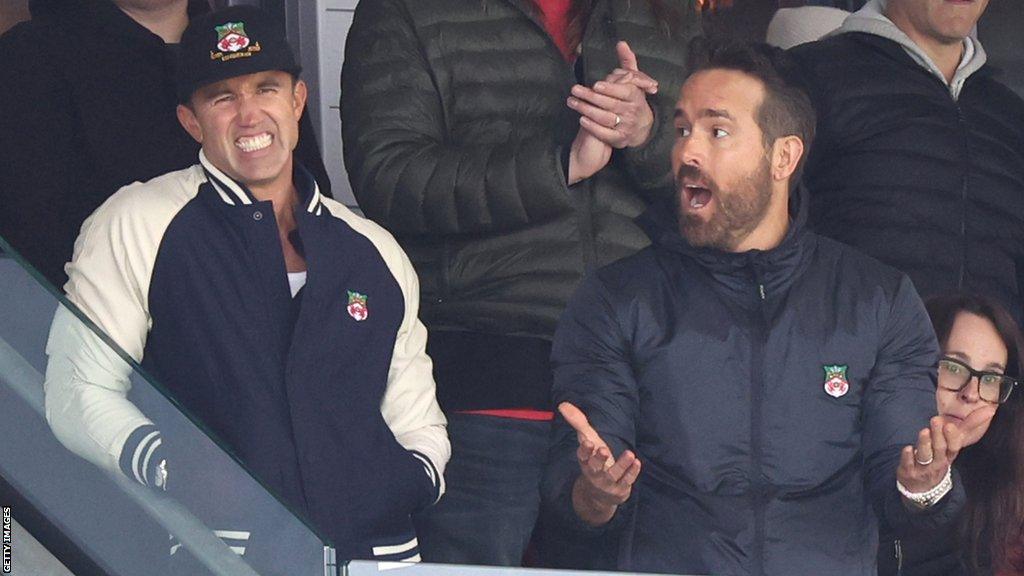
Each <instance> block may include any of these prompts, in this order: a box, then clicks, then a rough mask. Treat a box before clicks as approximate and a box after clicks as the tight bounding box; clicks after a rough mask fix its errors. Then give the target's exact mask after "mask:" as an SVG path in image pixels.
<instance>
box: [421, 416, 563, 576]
mask: <svg viewBox="0 0 1024 576" xmlns="http://www.w3.org/2000/svg"><path fill="white" fill-rule="evenodd" d="M550 429H551V424H550V422H533V421H525V420H513V419H509V418H497V417H494V416H481V415H476V414H450V415H449V416H448V436H449V438H450V439H451V443H452V458H451V461H450V462H448V467H447V469H446V470H445V481H446V483H447V490H446V492H445V495H444V497H443V498H442V499H441V501H440V502H439V503H438V504H437V505H436V506H434V507H433V508H430V509H428V510H427V511H425V512H424V513H423V514H420V515H419V516H418V517H417V518H415V521H416V533H417V537H418V538H419V543H420V554H421V555H422V556H423V560H424V561H426V562H441V563H446V564H487V565H493V566H519V565H520V563H521V561H522V558H523V552H524V551H525V550H526V546H527V544H528V543H529V541H530V535H531V534H532V533H533V527H534V524H536V522H537V515H538V512H539V509H540V479H541V474H542V472H543V469H544V460H545V458H546V457H547V449H548V434H549V431H550Z"/></svg>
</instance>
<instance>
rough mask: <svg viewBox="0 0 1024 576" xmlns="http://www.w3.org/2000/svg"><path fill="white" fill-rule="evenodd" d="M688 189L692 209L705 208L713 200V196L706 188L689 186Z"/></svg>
mask: <svg viewBox="0 0 1024 576" xmlns="http://www.w3.org/2000/svg"><path fill="white" fill-rule="evenodd" d="M686 189H687V190H689V191H690V207H691V208H703V207H704V206H706V205H707V203H708V201H710V200H711V194H710V193H708V191H707V189H706V188H702V187H700V186H694V185H692V184H687V185H686Z"/></svg>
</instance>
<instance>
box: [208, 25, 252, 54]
mask: <svg viewBox="0 0 1024 576" xmlns="http://www.w3.org/2000/svg"><path fill="white" fill-rule="evenodd" d="M214 29H215V30H217V49H218V50H220V51H222V52H238V51H239V50H241V49H243V48H248V47H249V37H248V36H246V35H245V23H244V22H228V23H226V24H223V25H221V26H216V27H215V28H214Z"/></svg>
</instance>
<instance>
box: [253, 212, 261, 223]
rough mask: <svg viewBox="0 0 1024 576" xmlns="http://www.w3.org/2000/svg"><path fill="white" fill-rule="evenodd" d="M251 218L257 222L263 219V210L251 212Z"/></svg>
mask: <svg viewBox="0 0 1024 576" xmlns="http://www.w3.org/2000/svg"><path fill="white" fill-rule="evenodd" d="M252 219H253V220H255V221H257V222H259V221H260V220H263V212H260V211H256V212H253V213H252Z"/></svg>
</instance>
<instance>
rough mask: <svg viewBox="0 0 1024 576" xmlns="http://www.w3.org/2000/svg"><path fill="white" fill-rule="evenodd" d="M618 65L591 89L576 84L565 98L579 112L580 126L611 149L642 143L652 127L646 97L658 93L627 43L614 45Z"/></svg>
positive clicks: (652, 118) (652, 80) (652, 117)
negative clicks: (641, 69)
mask: <svg viewBox="0 0 1024 576" xmlns="http://www.w3.org/2000/svg"><path fill="white" fill-rule="evenodd" d="M615 50H616V52H617V53H618V57H619V67H618V68H616V69H615V70H613V71H612V72H611V74H609V75H608V76H607V77H606V78H605V79H604V80H602V81H599V82H597V83H595V84H594V87H593V88H588V87H586V86H583V85H580V84H577V85H575V86H573V87H572V96H570V97H569V99H568V100H567V104H568V105H569V107H570V108H572V109H573V110H575V111H576V112H578V113H579V114H580V126H581V127H582V128H583V129H585V130H587V131H588V132H590V133H591V134H593V135H594V136H595V137H597V138H598V139H600V140H601V141H602V142H604V143H606V144H608V145H609V146H611V147H612V148H619V149H621V148H626V147H637V146H642V145H643V144H645V143H646V142H647V140H648V139H649V138H650V135H651V130H652V129H653V127H654V112H653V110H652V109H651V106H650V104H648V103H647V96H648V95H649V94H651V95H653V94H656V93H657V92H658V82H657V81H656V80H654V79H653V78H651V77H650V76H648V75H647V74H645V73H644V72H642V71H640V68H639V65H638V63H637V58H636V54H634V53H633V51H632V50H631V49H630V47H629V44H627V43H626V42H623V41H620V42H619V43H618V44H616V46H615Z"/></svg>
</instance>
